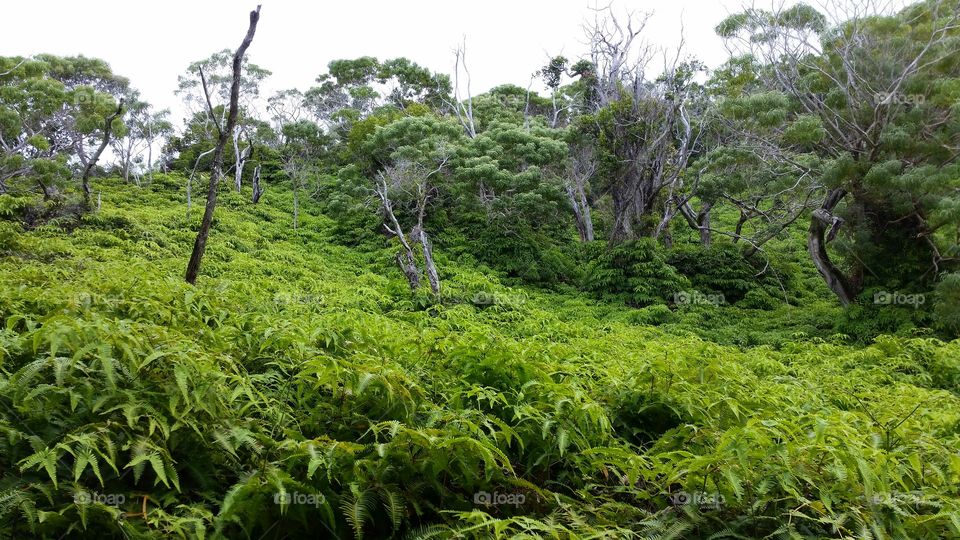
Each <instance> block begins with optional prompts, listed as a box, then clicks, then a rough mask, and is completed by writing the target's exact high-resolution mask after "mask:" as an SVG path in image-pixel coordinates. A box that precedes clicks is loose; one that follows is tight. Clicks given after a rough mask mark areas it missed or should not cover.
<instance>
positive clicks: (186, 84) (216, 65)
mask: <svg viewBox="0 0 960 540" xmlns="http://www.w3.org/2000/svg"><path fill="white" fill-rule="evenodd" d="M232 59H233V53H232V52H231V51H230V50H229V49H225V50H222V51H220V52H217V53H214V54H212V55H211V56H210V57H209V58H206V59H204V60H200V61H197V62H194V63H192V64H190V66H189V67H188V68H187V73H186V74H185V75H181V76H179V77H178V88H177V91H176V93H177V94H178V95H180V96H181V97H182V98H183V100H184V102H185V103H186V104H187V107H188V109H189V110H190V111H191V112H192V113H193V119H192V120H193V121H194V122H198V121H199V126H197V127H200V128H202V129H196V128H192V131H193V132H194V133H195V134H198V135H201V134H202V136H201V137H197V138H198V139H199V141H203V142H202V143H201V144H203V145H204V146H207V147H208V149H209V148H213V147H214V146H215V141H216V140H217V138H219V135H220V134H219V131H218V130H217V129H216V128H218V127H220V126H223V125H224V123H225V121H226V115H227V114H228V113H229V107H228V106H227V104H228V103H229V102H230V99H231V92H232V87H233V71H232ZM241 65H242V70H243V73H242V75H241V78H240V83H239V85H240V96H241V101H240V102H239V104H238V117H237V120H236V122H235V123H234V125H233V127H232V128H231V131H230V134H229V136H230V140H231V141H232V144H233V146H232V147H233V163H232V165H233V168H234V186H235V188H236V190H237V191H238V192H239V191H240V188H241V186H242V182H243V170H244V165H245V164H246V162H247V160H248V159H249V158H250V155H251V153H252V151H253V145H254V142H253V136H254V134H255V133H256V131H257V129H258V128H257V125H258V123H259V121H258V120H257V117H258V113H257V99H258V98H259V96H260V85H261V83H262V82H263V81H264V79H266V78H267V77H269V76H270V74H271V73H270V71H269V70H266V69H264V68H262V67H260V66H258V65H256V64H253V63H251V62H249V61H248V60H247V59H246V58H242V59H241ZM201 113H202V114H201ZM201 119H202V120H201ZM244 139H246V144H244ZM204 151H205V150H201V151H194V152H193V153H194V154H202V153H203V152H204Z"/></svg>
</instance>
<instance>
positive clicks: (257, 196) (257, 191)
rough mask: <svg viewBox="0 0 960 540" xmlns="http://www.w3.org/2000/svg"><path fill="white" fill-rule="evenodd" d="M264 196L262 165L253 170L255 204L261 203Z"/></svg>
mask: <svg viewBox="0 0 960 540" xmlns="http://www.w3.org/2000/svg"><path fill="white" fill-rule="evenodd" d="M262 195H263V187H261V186H260V165H259V164H258V165H257V166H256V167H254V169H253V199H252V200H253V204H257V203H258V202H260V197H261V196H262ZM294 197H296V193H294ZM294 203H296V200H294ZM294 221H296V220H294Z"/></svg>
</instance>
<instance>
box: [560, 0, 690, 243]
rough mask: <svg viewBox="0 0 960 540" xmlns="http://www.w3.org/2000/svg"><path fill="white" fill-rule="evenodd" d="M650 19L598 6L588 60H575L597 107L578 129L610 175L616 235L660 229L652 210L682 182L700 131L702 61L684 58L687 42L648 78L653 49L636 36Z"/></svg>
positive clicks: (607, 189) (615, 239) (588, 99)
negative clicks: (697, 108) (696, 109)
mask: <svg viewBox="0 0 960 540" xmlns="http://www.w3.org/2000/svg"><path fill="white" fill-rule="evenodd" d="M602 13H606V15H605V16H604V17H603V18H601V14H602ZM646 21H647V18H643V17H635V16H633V15H630V16H628V17H627V19H626V20H625V21H622V20H619V19H618V18H617V17H615V16H614V15H612V13H611V12H610V8H609V7H608V8H606V9H603V10H598V11H597V17H596V19H595V21H594V22H593V24H592V25H590V26H589V27H588V28H587V36H588V40H589V44H590V58H589V67H588V66H586V65H584V64H583V63H582V62H581V63H578V65H577V71H578V72H579V73H581V74H582V75H581V78H582V79H586V80H587V81H589V83H590V88H589V91H588V92H586V96H585V98H584V99H585V104H586V106H587V107H588V108H589V109H588V110H590V111H591V114H588V115H584V116H583V117H581V118H580V119H579V120H578V126H577V129H579V130H581V131H583V132H586V133H589V134H591V135H592V136H593V137H594V139H595V140H596V141H597V143H596V144H597V146H596V148H597V151H598V153H599V159H600V170H601V172H602V174H601V175H600V176H601V177H602V178H604V179H606V184H605V185H603V186H601V191H602V192H604V193H609V195H610V197H611V200H612V203H613V204H612V206H613V224H612V227H611V231H610V242H611V243H619V242H623V241H625V240H630V239H634V238H637V237H638V236H641V235H644V234H646V235H649V236H654V237H656V236H659V235H660V234H661V233H662V231H663V227H658V226H656V223H657V221H655V219H656V218H655V216H654V211H655V210H656V209H657V207H658V205H660V204H663V200H662V196H663V192H664V191H665V190H666V191H668V192H669V191H672V190H674V189H675V188H676V183H677V182H678V181H679V179H680V178H681V175H682V174H683V172H684V170H685V169H686V167H687V163H688V161H689V159H690V157H691V155H692V153H693V149H694V147H695V146H696V144H697V139H698V137H699V132H695V131H694V126H693V124H692V122H691V118H690V114H689V111H688V107H689V101H690V99H691V97H692V95H693V94H694V93H695V92H696V91H697V84H696V83H695V77H696V74H697V73H698V72H699V71H701V70H702V66H701V64H700V63H699V62H696V61H695V60H681V52H680V50H681V49H682V45H681V48H678V50H677V52H676V54H675V55H674V56H673V58H672V59H671V58H669V57H666V55H665V60H667V65H666V66H665V69H664V72H663V74H662V75H660V76H659V77H657V78H656V79H650V78H649V77H648V76H647V74H646V70H647V67H648V64H649V63H650V61H651V59H652V57H653V49H652V47H650V46H649V45H647V44H643V43H641V42H640V41H639V40H638V38H639V36H640V34H641V32H642V31H643V29H644V27H645V25H646ZM668 199H669V197H668Z"/></svg>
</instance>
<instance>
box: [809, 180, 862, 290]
mask: <svg viewBox="0 0 960 540" xmlns="http://www.w3.org/2000/svg"><path fill="white" fill-rule="evenodd" d="M846 193H847V192H846V191H844V190H843V189H833V190H831V191H830V192H829V193H828V194H827V197H826V199H825V200H824V201H823V205H822V206H821V207H820V208H818V209H816V210H814V211H813V214H812V215H811V216H810V230H809V232H808V234H807V248H808V249H809V251H810V258H811V259H813V264H814V266H816V267H817V271H818V272H820V275H821V276H823V280H824V281H825V282H826V284H827V287H829V288H830V290H831V291H833V293H834V294H836V295H837V297H838V298H839V299H840V302H841V303H842V304H843V305H844V306H847V305H850V303H851V302H852V301H853V298H854V296H855V295H856V294H855V291H854V290H853V288H852V287H851V285H850V282H849V281H848V280H847V278H846V276H844V275H843V273H842V272H841V271H840V269H839V268H837V267H836V265H834V264H833V261H831V260H830V255H829V254H828V253H827V242H829V241H831V240H833V239H834V238H835V237H836V236H837V232H838V231H839V230H840V227H841V225H843V219H841V218H840V217H838V216H834V215H833V214H832V212H833V210H834V208H836V206H837V204H839V203H840V201H841V200H842V199H843V197H844V196H845V195H846ZM827 226H829V227H830V229H829V232H828V231H827Z"/></svg>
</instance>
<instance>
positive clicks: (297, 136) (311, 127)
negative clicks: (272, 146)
mask: <svg viewBox="0 0 960 540" xmlns="http://www.w3.org/2000/svg"><path fill="white" fill-rule="evenodd" d="M278 114H280V113H278ZM277 122H278V124H282V125H283V130H282V134H283V140H284V143H283V146H281V148H280V154H281V158H282V160H283V170H284V172H285V173H286V174H287V176H288V177H289V178H290V182H291V184H292V185H293V230H297V227H298V225H299V223H298V221H299V213H300V190H301V189H303V187H304V185H305V183H306V178H307V177H308V175H310V174H311V172H312V171H314V170H315V169H317V167H318V163H319V161H320V158H321V157H322V156H323V154H324V153H325V152H326V146H327V143H328V138H327V137H326V136H325V135H324V134H323V132H322V130H321V129H320V126H318V125H317V124H315V123H313V122H311V121H309V120H297V121H294V122H289V123H285V124H283V120H277Z"/></svg>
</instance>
